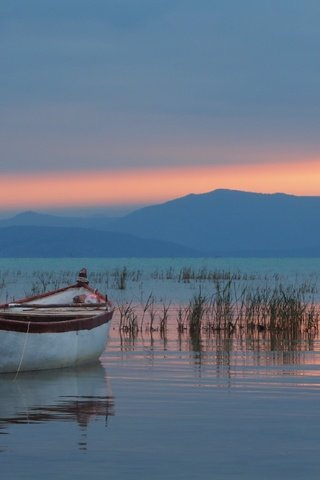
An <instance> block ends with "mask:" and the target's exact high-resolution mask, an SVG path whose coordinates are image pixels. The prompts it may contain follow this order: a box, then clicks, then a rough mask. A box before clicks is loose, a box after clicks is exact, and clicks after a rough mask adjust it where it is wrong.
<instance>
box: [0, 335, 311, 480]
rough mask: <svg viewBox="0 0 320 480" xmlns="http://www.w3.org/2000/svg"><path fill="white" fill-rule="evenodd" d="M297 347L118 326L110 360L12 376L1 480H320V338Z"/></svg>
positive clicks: (2, 398)
mask: <svg viewBox="0 0 320 480" xmlns="http://www.w3.org/2000/svg"><path fill="white" fill-rule="evenodd" d="M289 347H290V348H288V345H286V346H284V348H283V350H282V351H280V350H272V346H271V343H270V339H267V338H265V339H263V338H260V339H259V338H256V339H254V341H253V342H248V341H244V340H243V339H239V338H238V339H237V338H233V339H232V340H229V339H223V338H222V339H219V338H214V339H210V341H208V339H203V340H202V342H201V343H200V344H199V343H198V342H192V341H190V338H188V335H186V336H185V337H183V338H182V339H179V338H178V337H177V336H175V337H174V336H172V335H171V336H170V338H167V339H163V338H161V337H160V335H158V334H157V333H155V336H154V337H153V339H152V337H151V336H150V334H149V335H146V337H145V338H144V339H142V338H141V337H140V338H138V339H135V340H132V339H130V338H128V337H126V338H122V339H120V337H119V334H118V330H117V329H116V328H114V329H113V330H112V332H111V337H110V340H109V345H108V348H107V350H106V352H105V354H104V355H103V357H102V358H101V363H97V364H95V365H92V366H88V367H85V368H81V369H78V370H61V371H57V372H55V371H50V372H40V373H28V374H20V375H19V376H18V377H17V378H16V379H15V380H13V377H12V376H11V375H2V376H1V378H0V407H1V410H0V412H1V413H0V417H1V420H0V462H1V478H4V479H6V480H7V479H29V478H30V479H31V478H33V479H40V478H41V479H42V478H47V479H73V478H77V479H88V478H92V479H105V478H108V479H163V478H169V479H180V478H181V479H194V478H201V479H229V478H237V479H251V478H252V479H256V478H259V479H270V478H272V479H280V478H281V479H289V478H290V479H298V478H299V479H300V478H308V479H313V478H314V479H315V478H319V467H320V350H319V342H318V341H315V342H312V343H310V342H309V341H305V342H298V343H294V342H292V343H291V344H290V345H289ZM285 350H286V351H285Z"/></svg>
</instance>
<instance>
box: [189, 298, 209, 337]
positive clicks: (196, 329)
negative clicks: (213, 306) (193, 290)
mask: <svg viewBox="0 0 320 480" xmlns="http://www.w3.org/2000/svg"><path fill="white" fill-rule="evenodd" d="M206 307H207V299H206V297H205V296H203V295H202V293H201V289H200V290H199V293H198V294H197V295H194V297H193V299H192V300H191V302H190V304H189V315H188V322H189V331H190V333H191V334H199V333H200V331H201V324H202V321H203V318H204V315H205V312H206Z"/></svg>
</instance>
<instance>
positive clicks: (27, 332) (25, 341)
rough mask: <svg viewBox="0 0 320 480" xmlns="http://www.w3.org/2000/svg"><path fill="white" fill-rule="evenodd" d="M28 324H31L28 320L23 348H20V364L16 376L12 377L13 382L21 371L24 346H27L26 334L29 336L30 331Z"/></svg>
mask: <svg viewBox="0 0 320 480" xmlns="http://www.w3.org/2000/svg"><path fill="white" fill-rule="evenodd" d="M30 323H31V321H30V320H29V322H28V326H27V331H26V336H25V339H24V344H23V348H22V353H21V358H20V362H19V365H18V369H17V371H16V374H15V376H14V379H13V381H15V380H16V378H17V376H18V375H19V372H20V369H21V365H22V361H23V357H24V353H25V351H26V346H27V340H28V334H29V329H30Z"/></svg>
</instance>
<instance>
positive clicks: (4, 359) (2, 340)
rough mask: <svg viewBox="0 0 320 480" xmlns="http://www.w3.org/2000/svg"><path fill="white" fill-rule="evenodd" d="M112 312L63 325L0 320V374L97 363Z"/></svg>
mask: <svg viewBox="0 0 320 480" xmlns="http://www.w3.org/2000/svg"><path fill="white" fill-rule="evenodd" d="M111 317H112V312H106V313H102V314H101V315H98V316H96V317H94V318H91V319H90V318H89V319H80V320H73V321H67V322H52V321H51V322H31V321H30V322H28V321H25V322H20V321H12V320H4V319H1V318H0V373H9V372H19V371H30V370H47V369H54V368H64V367H69V366H76V365H81V364H84V363H89V362H92V361H95V360H97V359H98V358H99V357H100V355H101V354H102V352H103V351H104V349H105V347H106V343H107V338H108V331H109V325H110V320H111Z"/></svg>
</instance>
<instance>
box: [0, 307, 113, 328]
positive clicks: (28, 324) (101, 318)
mask: <svg viewBox="0 0 320 480" xmlns="http://www.w3.org/2000/svg"><path fill="white" fill-rule="evenodd" d="M113 312H114V310H104V311H101V313H99V314H96V315H89V316H86V317H79V316H78V317H77V318H71V319H70V318H69V319H60V320H57V318H54V319H53V320H52V319H50V320H47V321H34V320H32V319H28V315H26V316H25V318H21V319H19V320H16V319H8V318H4V317H2V316H1V313H0V331H12V332H21V333H26V332H28V333H65V332H72V331H80V330H92V329H94V328H97V327H99V326H101V325H104V324H105V323H108V322H109V321H110V320H111V319H112V316H113Z"/></svg>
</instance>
